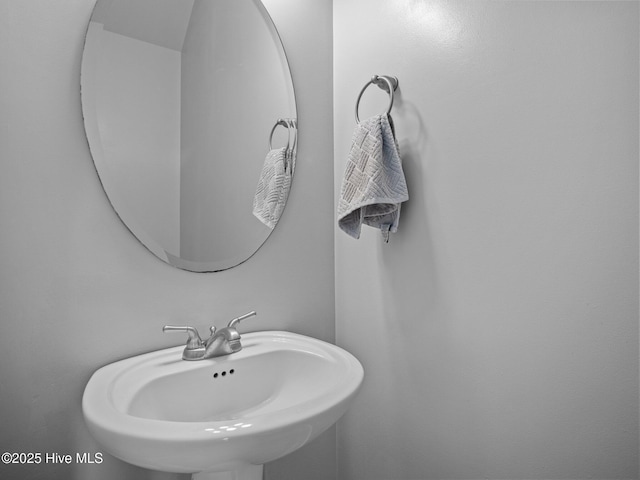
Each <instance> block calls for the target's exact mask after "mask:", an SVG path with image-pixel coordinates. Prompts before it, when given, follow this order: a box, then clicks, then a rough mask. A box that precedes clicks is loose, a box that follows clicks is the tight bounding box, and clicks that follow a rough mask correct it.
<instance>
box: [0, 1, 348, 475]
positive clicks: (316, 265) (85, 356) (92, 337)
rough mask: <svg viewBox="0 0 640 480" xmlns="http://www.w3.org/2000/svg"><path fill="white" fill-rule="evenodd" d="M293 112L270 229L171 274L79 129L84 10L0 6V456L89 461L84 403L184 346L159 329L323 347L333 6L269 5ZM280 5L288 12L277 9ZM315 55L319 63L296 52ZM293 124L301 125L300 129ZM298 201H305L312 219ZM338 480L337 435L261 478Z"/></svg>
mask: <svg viewBox="0 0 640 480" xmlns="http://www.w3.org/2000/svg"><path fill="white" fill-rule="evenodd" d="M273 3H274V6H273V10H272V14H273V16H274V20H275V23H276V25H277V26H278V27H279V29H280V33H281V34H282V37H283V40H284V42H285V45H286V48H287V54H288V58H289V60H290V62H291V68H292V72H293V79H294V85H295V87H296V95H297V100H298V106H299V112H300V114H299V115H300V126H301V129H300V135H299V148H298V164H297V165H298V168H297V169H296V178H295V181H294V184H293V187H292V190H291V195H290V197H289V204H288V206H287V208H286V210H285V212H284V214H283V216H282V218H281V222H280V224H279V225H278V227H277V228H276V230H275V231H274V233H273V235H272V236H271V237H270V238H269V240H268V241H267V242H266V244H265V245H264V246H263V247H262V249H260V251H259V252H258V253H257V254H256V255H255V256H254V257H253V258H251V260H250V261H248V262H247V263H245V264H243V265H241V266H239V267H237V268H234V269H231V270H229V271H225V272H221V273H215V274H196V273H190V272H184V271H181V270H178V269H175V268H173V267H170V266H168V265H166V264H164V263H162V262H161V261H159V260H158V259H156V258H155V257H154V256H153V255H152V254H150V253H149V252H148V251H147V250H146V249H145V248H144V247H143V246H142V245H140V244H139V243H138V242H137V241H136V240H135V238H134V237H133V236H131V234H130V233H129V232H128V231H127V229H126V228H125V227H124V226H123V225H122V224H121V222H120V220H118V218H117V216H116V215H115V213H114V212H113V211H112V210H111V207H110V205H109V202H108V200H107V198H106V196H105V195H104V193H103V191H102V189H101V187H100V182H99V180H98V177H97V175H96V172H95V169H94V167H93V164H92V160H91V156H90V154H89V148H88V146H87V141H86V138H85V135H84V127H83V122H82V113H81V106H80V62H81V57H82V47H83V41H84V34H85V30H86V28H87V24H88V21H89V18H90V15H91V11H92V8H93V5H94V1H93V0H68V1H63V2H51V1H48V0H3V1H2V2H0V71H1V72H2V74H1V75H0V235H1V236H0V239H1V240H0V242H1V243H0V246H1V248H0V451H2V452H5V451H9V452H45V453H46V452H51V453H60V454H71V455H75V453H76V452H90V453H93V452H100V451H101V449H100V447H99V446H98V445H97V444H96V443H95V442H94V441H93V440H92V438H91V437H90V436H89V434H88V432H87V430H86V428H85V426H84V422H83V419H82V414H81V410H80V404H81V403H80V402H81V398H82V392H83V389H84V386H85V384H86V382H87V381H88V379H89V377H90V375H91V374H92V372H93V371H95V370H96V369H97V368H99V367H101V366H103V365H105V364H107V363H110V362H113V361H114V360H118V359H121V358H125V357H128V356H130V355H133V354H136V353H142V352H147V351H151V350H155V349H158V348H162V347H166V346H170V345H178V344H180V343H183V340H184V339H183V338H182V337H180V336H177V337H175V336H169V335H165V334H163V333H162V332H161V327H162V325H164V324H167V323H187V324H195V325H198V326H200V327H201V329H202V330H201V331H203V330H204V329H205V328H206V327H207V326H208V325H209V324H210V323H216V324H218V325H221V324H223V323H225V322H227V321H228V320H229V319H230V318H233V316H235V315H237V314H241V313H244V312H247V311H249V310H251V309H255V310H257V311H258V317H256V318H254V319H253V320H252V321H251V322H247V323H245V324H244V325H243V330H244V331H251V330H263V329H284V330H290V331H295V332H298V333H303V334H307V335H311V336H314V337H317V338H321V339H324V340H329V341H331V340H333V339H334V289H333V278H334V267H333V232H332V231H331V228H330V227H327V226H328V225H331V223H332V219H333V207H332V189H333V175H332V171H333V165H332V162H331V157H332V153H333V152H332V144H333V137H332V136H333V132H332V129H331V121H330V119H331V108H332V107H331V99H332V82H331V72H332V70H331V50H332V47H331V42H332V40H331V15H332V14H331V9H332V7H331V2H330V1H328V0H325V1H321V2H320V1H318V0H305V1H298V2H295V4H291V5H282V4H280V3H281V2H280V3H278V2H273ZM285 7H286V8H285ZM316 48H319V49H320V50H321V54H320V55H315V56H309V55H308V54H307V52H308V51H310V50H312V49H316ZM303 125H304V126H305V129H304V130H303V129H302V126H303ZM309 205H314V207H313V215H310V214H309ZM303 476H304V478H313V479H318V480H320V479H326V478H332V477H334V476H335V431H334V430H332V431H329V432H328V433H327V434H326V435H324V436H322V437H321V438H319V439H317V440H316V441H315V442H314V443H313V444H311V445H309V446H308V447H307V448H305V449H303V450H301V451H299V452H296V453H294V454H292V455H290V456H289V457H287V458H286V459H283V460H281V461H279V462H276V463H274V464H271V465H269V466H267V468H266V474H265V477H266V478H268V479H269V478H277V479H278V480H288V479H292V480H293V479H297V478H301V477H303ZM0 478H2V479H3V480H14V479H20V480H33V479H36V478H47V479H53V480H68V479H75V480H112V479H115V478H117V479H123V480H133V479H135V480H143V479H151V478H153V479H161V478H163V479H175V478H184V477H179V476H175V475H163V474H160V473H154V472H150V471H147V470H143V469H138V468H135V467H131V466H129V465H126V464H124V463H122V462H120V461H118V460H116V459H114V458H112V457H109V456H107V455H106V453H105V460H104V462H103V463H102V464H100V465H79V464H75V463H72V464H71V465H53V464H40V465H24V466H21V465H9V466H6V465H2V464H0Z"/></svg>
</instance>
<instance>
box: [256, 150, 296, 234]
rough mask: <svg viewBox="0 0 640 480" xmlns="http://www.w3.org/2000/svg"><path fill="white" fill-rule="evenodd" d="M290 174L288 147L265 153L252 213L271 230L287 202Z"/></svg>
mask: <svg viewBox="0 0 640 480" xmlns="http://www.w3.org/2000/svg"><path fill="white" fill-rule="evenodd" d="M292 175H293V158H292V153H291V151H290V150H289V149H288V148H286V147H283V148H276V149H274V150H271V151H270V152H269V153H267V157H266V158H265V160H264V165H263V166H262V172H261V173H260V178H259V180H258V186H257V187H256V194H255V196H254V197H253V214H254V215H255V217H256V218H257V219H258V220H260V221H261V222H262V223H264V224H265V225H266V226H267V227H269V228H271V229H272V230H273V228H274V227H275V226H276V223H278V219H279V218H280V215H282V211H283V210H284V206H285V204H286V203H287V197H288V196H289V190H290V188H291V176H292Z"/></svg>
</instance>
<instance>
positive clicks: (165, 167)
mask: <svg viewBox="0 0 640 480" xmlns="http://www.w3.org/2000/svg"><path fill="white" fill-rule="evenodd" d="M81 86H82V109H83V114H84V121H85V130H86V133H87V138H88V141H89V147H90V150H91V154H92V157H93V160H94V163H95V166H96V170H97V172H98V175H99V177H100V181H101V182H102V186H103V187H104V190H105V192H106V194H107V196H108V198H109V201H110V202H111V204H112V205H113V207H114V209H115V211H116V213H117V214H118V216H119V217H120V218H121V219H122V221H123V222H124V224H125V225H126V226H127V227H128V228H129V230H130V231H131V232H132V233H133V234H134V235H135V236H136V237H137V238H138V239H139V240H140V242H142V244H143V245H145V246H146V247H147V248H148V249H149V250H150V251H151V252H153V253H154V254H155V255H156V256H157V257H159V258H160V259H162V260H164V261H165V262H167V263H169V264H171V265H174V266H176V267H178V268H182V269H185V270H190V271H195V272H210V271H219V270H224V269H227V268H231V267H233V266H236V265H238V264H240V263H242V262H244V261H245V260H247V259H248V258H249V257H251V256H252V255H253V254H254V253H255V252H256V251H257V250H258V249H259V248H260V246H261V245H262V244H263V243H264V241H265V240H266V239H267V237H268V236H269V235H270V233H271V231H272V230H273V228H274V227H275V224H276V223H277V220H278V218H279V215H280V214H281V212H282V209H283V208H284V204H285V203H286V198H287V195H288V191H289V190H288V189H289V186H290V182H291V177H292V175H293V166H294V164H295V138H296V126H297V123H296V120H295V119H296V106H295V97H294V91H293V82H292V79H291V73H290V71H289V66H288V64H287V60H286V57H285V53H284V48H283V46H282V43H281V41H280V38H279V36H278V33H277V31H276V29H275V26H274V25H273V22H272V21H271V18H270V16H269V14H268V12H267V11H266V9H265V7H264V6H263V4H262V3H261V2H260V0H98V1H97V3H96V6H95V9H94V12H93V15H92V17H91V21H90V24H89V28H88V30H87V36H86V41H85V48H84V54H83V58H82V76H81ZM287 182H288V183H287ZM276 188H277V189H278V190H277V191H276V190H275V189H276ZM274 199H275V200H274Z"/></svg>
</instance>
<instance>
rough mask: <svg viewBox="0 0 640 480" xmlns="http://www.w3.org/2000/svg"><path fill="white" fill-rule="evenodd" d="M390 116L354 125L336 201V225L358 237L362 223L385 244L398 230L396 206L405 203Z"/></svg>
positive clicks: (398, 212)
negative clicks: (376, 231)
mask: <svg viewBox="0 0 640 480" xmlns="http://www.w3.org/2000/svg"><path fill="white" fill-rule="evenodd" d="M391 121H392V120H391V117H388V116H387V115H386V114H383V115H376V116H374V117H371V118H369V119H367V120H364V121H362V122H360V124H358V125H356V129H355V131H354V132H353V138H352V141H351V149H350V151H349V157H348V159H347V166H346V169H345V174H344V179H343V181H342V191H341V193H340V199H339V201H338V225H339V227H340V228H341V229H342V230H344V231H345V232H346V233H347V234H349V235H351V236H352V237H353V238H360V229H361V226H362V224H363V223H364V224H365V225H369V226H371V227H374V228H379V229H380V230H381V232H382V235H383V237H384V239H385V241H389V232H390V231H391V232H396V231H397V230H398V222H399V221H400V205H401V204H402V202H406V201H407V200H409V193H408V191H407V183H406V181H405V178H404V172H403V170H402V165H401V163H400V154H399V153H398V144H397V142H396V139H395V136H394V132H393V127H392V124H391V123H390V122H391Z"/></svg>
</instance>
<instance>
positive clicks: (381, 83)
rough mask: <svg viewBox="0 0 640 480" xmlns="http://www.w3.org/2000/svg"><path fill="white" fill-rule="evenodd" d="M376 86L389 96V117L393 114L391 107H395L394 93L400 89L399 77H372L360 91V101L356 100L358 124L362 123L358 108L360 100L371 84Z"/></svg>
mask: <svg viewBox="0 0 640 480" xmlns="http://www.w3.org/2000/svg"><path fill="white" fill-rule="evenodd" d="M374 83H375V84H376V85H377V86H378V87H380V88H381V89H382V90H384V91H385V92H387V93H388V94H389V106H388V107H387V115H389V113H391V107H393V92H394V91H395V90H396V89H397V88H398V77H390V76H388V75H374V76H373V77H371V80H369V81H368V82H367V84H366V85H365V86H364V87H362V90H360V95H358V99H357V100H356V123H360V118H359V117H358V107H359V106H360V99H361V98H362V94H363V93H364V91H365V90H366V89H367V87H369V85H371V84H374Z"/></svg>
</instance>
